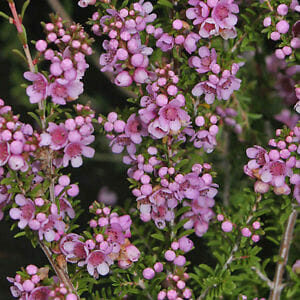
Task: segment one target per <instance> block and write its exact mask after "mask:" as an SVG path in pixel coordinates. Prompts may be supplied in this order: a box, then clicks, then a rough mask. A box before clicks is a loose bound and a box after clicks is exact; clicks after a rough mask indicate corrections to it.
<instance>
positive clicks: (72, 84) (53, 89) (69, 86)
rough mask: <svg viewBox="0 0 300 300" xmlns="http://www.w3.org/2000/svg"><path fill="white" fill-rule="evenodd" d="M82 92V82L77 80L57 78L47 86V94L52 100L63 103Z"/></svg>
mask: <svg viewBox="0 0 300 300" xmlns="http://www.w3.org/2000/svg"><path fill="white" fill-rule="evenodd" d="M82 92H83V83H82V82H80V81H79V80H73V81H67V80H65V79H61V78H58V79H56V80H55V81H54V82H53V83H51V84H50V86H49V96H51V97H52V102H53V103H56V104H61V105H65V104H66V103H67V102H66V101H73V100H76V99H77V98H78V96H79V95H80V94H82Z"/></svg>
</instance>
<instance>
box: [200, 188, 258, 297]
mask: <svg viewBox="0 0 300 300" xmlns="http://www.w3.org/2000/svg"><path fill="white" fill-rule="evenodd" d="M261 198H262V197H261V194H259V195H258V196H257V198H256V201H255V203H254V205H253V207H252V212H251V214H250V216H249V217H248V218H247V221H246V225H248V224H249V223H250V222H251V220H252V218H253V214H254V213H255V212H256V209H257V205H258V203H259V202H260V201H261ZM240 241H241V236H240V235H239V236H238V238H237V241H236V242H235V244H234V246H233V247H232V250H231V252H230V254H229V257H228V259H227V260H226V262H225V264H224V265H223V268H222V272H224V271H225V270H227V269H228V267H229V265H230V264H231V263H232V262H233V260H234V254H235V252H236V251H238V249H239V245H240ZM210 289H211V286H210V287H208V288H206V289H205V290H204V291H203V292H202V293H201V294H200V296H199V297H198V298H197V300H201V299H204V298H205V297H206V295H207V293H208V292H209V290H210Z"/></svg>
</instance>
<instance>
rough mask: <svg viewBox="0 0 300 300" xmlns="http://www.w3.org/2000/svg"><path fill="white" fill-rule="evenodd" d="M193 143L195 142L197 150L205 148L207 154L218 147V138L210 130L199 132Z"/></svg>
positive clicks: (195, 135)
mask: <svg viewBox="0 0 300 300" xmlns="http://www.w3.org/2000/svg"><path fill="white" fill-rule="evenodd" d="M191 141H194V146H195V147H196V148H199V149H200V148H203V150H204V151H205V152H206V153H211V152H212V151H213V150H214V149H215V147H216V146H217V141H216V136H215V135H212V134H211V133H210V132H209V131H208V130H199V131H198V132H196V133H195V134H194V135H193V137H192V138H191Z"/></svg>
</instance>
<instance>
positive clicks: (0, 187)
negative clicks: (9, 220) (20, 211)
mask: <svg viewBox="0 0 300 300" xmlns="http://www.w3.org/2000/svg"><path fill="white" fill-rule="evenodd" d="M6 176H7V175H6ZM6 176H5V170H4V168H3V167H0V182H1V181H2V179H4V178H5V177H6ZM9 188H10V186H9V185H5V184H0V221H1V220H2V219H3V216H4V214H3V211H2V209H4V208H5V207H6V206H7V205H8V204H9V202H10V199H11V194H10V193H9V192H8V190H9Z"/></svg>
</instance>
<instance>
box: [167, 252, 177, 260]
mask: <svg viewBox="0 0 300 300" xmlns="http://www.w3.org/2000/svg"><path fill="white" fill-rule="evenodd" d="M175 257H176V254H175V252H174V251H173V250H167V251H166V253H165V259H166V260H167V261H173V260H174V259H175Z"/></svg>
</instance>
